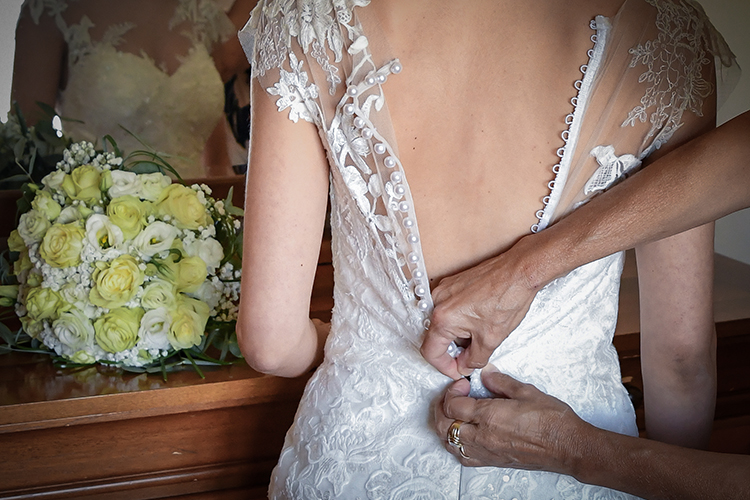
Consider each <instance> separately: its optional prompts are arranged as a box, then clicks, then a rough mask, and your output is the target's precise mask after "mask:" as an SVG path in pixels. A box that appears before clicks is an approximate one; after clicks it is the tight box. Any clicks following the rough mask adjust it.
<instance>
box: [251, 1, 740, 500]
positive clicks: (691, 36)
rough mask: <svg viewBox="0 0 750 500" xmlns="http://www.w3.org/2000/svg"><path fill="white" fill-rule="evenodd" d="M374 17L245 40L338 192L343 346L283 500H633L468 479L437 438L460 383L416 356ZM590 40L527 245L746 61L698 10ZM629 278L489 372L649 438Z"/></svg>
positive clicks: (290, 467) (301, 413)
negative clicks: (643, 429) (314, 145)
mask: <svg viewBox="0 0 750 500" xmlns="http://www.w3.org/2000/svg"><path fill="white" fill-rule="evenodd" d="M368 5H369V0H297V1H289V0H269V1H266V2H261V3H260V4H259V5H258V7H257V8H256V10H255V11H253V15H252V17H251V19H250V21H249V23H248V25H247V26H246V27H245V28H244V29H243V31H242V32H241V33H240V39H241V41H242V42H243V45H244V47H245V49H246V51H247V52H248V55H249V56H250V57H251V58H252V61H253V71H254V78H255V79H256V80H255V82H257V84H259V85H261V86H262V87H263V88H264V89H266V92H267V94H269V96H270V97H271V98H272V99H274V100H275V102H276V104H277V106H278V109H279V111H280V112H283V113H285V114H287V115H288V117H289V119H290V120H292V121H294V122H298V121H300V120H304V121H308V122H311V123H314V124H315V125H316V126H317V128H318V130H319V133H320V137H321V140H322V141H323V144H324V146H325V148H326V150H327V153H328V158H329V165H330V178H331V228H332V251H333V264H334V269H335V276H334V278H335V289H334V301H335V307H334V311H333V318H332V327H331V334H330V336H329V338H328V341H327V344H326V350H325V360H324V362H323V364H322V365H321V367H320V368H319V369H318V370H317V372H316V373H315V375H314V376H313V378H312V379H311V381H310V382H309V384H308V387H307V389H306V391H305V395H304V396H303V399H302V402H301V403H300V408H299V410H298V414H297V417H296V419H295V424H294V426H293V427H292V428H291V429H290V431H289V433H288V435H287V439H286V443H285V446H284V450H283V452H282V455H281V458H280V460H279V465H278V466H277V468H276V470H275V472H274V477H273V479H272V483H271V488H270V494H271V497H272V498H299V499H302V498H342V499H343V498H362V499H364V498H368V499H402V498H404V499H406V498H430V499H439V498H446V499H447V498H493V499H494V498H498V499H499V498H519V499H521V498H555V499H563V498H566V499H567V498H623V499H624V498H631V497H630V496H628V495H625V494H621V493H618V492H613V491H611V490H607V489H605V488H600V487H595V486H590V485H584V484H581V483H578V482H577V481H575V480H574V479H572V478H570V477H566V476H560V475H557V474H550V473H545V472H529V471H520V470H510V469H496V468H480V469H464V468H462V467H461V466H460V464H458V462H457V461H456V460H455V459H454V458H453V457H452V455H450V454H449V453H447V452H446V451H445V450H444V448H443V444H442V443H441V441H440V438H439V437H438V436H435V435H434V432H433V431H432V429H431V428H430V425H429V404H430V402H431V401H433V400H434V399H435V398H436V397H437V396H438V395H439V394H440V393H441V391H442V390H443V389H444V388H445V386H446V385H447V384H448V383H449V382H450V381H449V380H448V379H447V377H445V376H443V375H441V374H440V373H438V372H437V371H436V370H435V369H434V368H432V367H431V366H429V365H428V364H427V363H426V362H425V361H424V359H423V358H422V357H421V355H420V353H419V346H420V344H421V340H422V336H423V333H424V329H425V327H427V326H428V325H429V316H430V312H431V310H432V299H431V295H430V287H429V279H428V276H427V271H426V269H425V266H424V259H423V254H422V248H421V244H420V233H419V228H418V224H417V217H416V214H415V211H414V200H413V199H412V195H411V190H410V188H409V184H408V182H407V179H406V173H405V171H404V168H403V165H402V164H401V159H400V155H399V151H398V148H397V145H396V141H395V136H394V130H393V125H392V123H391V120H390V115H389V111H388V103H387V101H386V98H385V94H384V91H383V89H384V88H386V87H387V86H388V80H389V79H394V78H398V77H399V73H400V72H401V71H402V70H404V71H406V70H407V68H403V67H402V64H401V62H400V61H399V60H398V58H397V54H395V55H390V54H388V55H385V56H384V55H383V54H381V53H377V52H376V50H377V49H376V48H375V47H376V46H377V47H380V46H381V45H382V44H376V43H373V42H375V41H377V40H375V39H373V38H370V37H371V36H372V35H370V33H369V32H368V31H367V28H368V26H367V25H366V23H364V21H362V17H364V16H360V13H362V11H364V10H366V9H367V8H368ZM644 23H646V25H645V26H646V27H645V28H642V27H643V26H644ZM633 25H638V26H640V27H641V28H642V29H640V30H633V29H631V28H632V26H633ZM590 27H591V30H592V31H591V33H592V49H591V50H590V51H589V54H588V63H587V64H585V65H584V66H583V67H582V68H581V70H582V72H583V75H584V76H583V78H582V79H581V80H580V81H578V82H576V83H575V88H576V89H577V96H576V97H574V98H573V100H572V105H573V107H574V110H573V112H572V113H571V114H570V115H568V117H567V118H566V120H565V122H566V124H567V125H568V130H566V131H565V132H563V134H562V137H561V147H560V149H559V150H558V156H559V158H560V162H559V163H558V164H557V165H555V166H554V168H553V172H552V173H551V177H552V179H551V181H550V183H549V188H550V194H549V196H547V197H545V199H544V200H542V201H541V202H540V209H539V211H538V212H537V217H538V219H539V222H538V223H537V224H535V225H534V227H533V228H530V230H531V231H539V230H542V229H544V228H545V227H546V226H548V225H549V224H551V223H554V221H555V220H557V219H558V218H559V217H561V216H562V215H564V214H565V213H567V212H568V211H570V210H573V209H575V207H577V206H578V205H580V204H581V203H584V202H585V201H586V200H587V199H589V198H590V197H591V196H593V195H595V194H596V193H598V192H600V191H602V190H604V189H606V188H607V187H609V186H611V185H612V184H613V183H614V182H616V181H617V180H618V179H621V178H622V177H623V176H624V175H627V174H628V173H629V172H631V171H633V169H636V168H638V167H639V166H640V165H641V164H642V162H643V161H644V160H645V159H646V158H647V156H648V155H649V154H650V153H651V152H653V151H654V150H655V149H657V148H659V147H660V146H661V145H662V144H664V143H666V142H667V141H669V140H670V138H672V137H673V136H674V134H675V131H676V130H679V129H680V128H681V127H683V126H688V125H686V124H688V123H689V121H690V120H691V119H692V118H691V117H694V116H698V115H700V114H701V113H702V100H703V99H706V98H709V97H710V96H712V95H713V94H714V92H715V84H714V82H713V78H712V77H711V76H710V74H711V73H712V70H713V68H712V62H711V59H710V58H709V57H708V55H711V54H713V55H716V56H717V59H716V61H717V62H716V64H717V65H718V66H722V64H724V63H726V64H727V65H730V64H731V63H732V59H731V55H730V54H731V53H729V51H728V49H727V48H726V46H725V45H724V44H723V42H722V41H721V37H720V36H718V34H717V33H715V31H714V30H713V28H712V27H711V25H710V24H709V23H708V21H707V19H706V18H705V15H704V14H703V13H702V11H701V10H700V7H698V6H696V5H693V3H692V2H689V3H688V2H676V1H675V2H672V1H671V0H648V1H644V0H627V1H625V2H624V4H623V6H622V7H621V9H620V11H619V13H618V14H617V16H616V17H614V18H607V17H603V16H597V17H596V18H595V19H594V20H593V21H592V23H591V26H590ZM722 57H724V59H723V60H722ZM655 61H661V62H662V63H661V64H657V63H656V62H655ZM621 269H622V255H620V254H616V255H613V256H610V257H607V258H605V259H602V260H600V261H597V262H593V263H591V264H588V265H585V266H582V267H580V268H579V269H577V270H575V271H573V272H572V273H570V274H569V275H567V276H565V277H563V278H560V279H558V280H555V281H554V282H552V283H550V284H549V285H548V286H546V287H545V288H544V289H543V290H542V291H541V292H540V293H539V294H538V295H537V297H536V298H535V300H534V301H533V303H532V305H531V308H530V310H529V313H528V314H527V316H526V318H525V319H524V321H523V322H522V323H521V325H519V327H518V328H517V329H516V330H515V331H514V332H513V333H512V334H511V335H510V336H509V337H508V339H507V340H506V341H505V342H504V343H503V344H502V345H501V346H500V347H499V348H498V349H497V351H496V352H495V353H494V355H493V357H492V359H491V361H492V362H493V363H495V364H496V365H497V366H498V367H499V368H500V370H502V371H504V372H506V373H509V374H510V375H512V376H514V377H516V378H519V379H520V380H523V381H526V382H530V383H533V384H534V385H536V386H537V387H539V388H540V389H542V390H543V391H545V392H547V393H549V394H552V395H554V396H556V397H558V398H560V399H562V400H563V401H565V402H567V403H568V404H569V405H571V407H572V408H573V409H574V410H575V411H576V413H577V414H579V415H580V416H581V417H582V418H584V419H586V420H587V421H589V422H591V423H593V424H595V425H597V426H599V427H602V428H605V429H610V430H613V431H616V432H621V433H627V434H631V435H636V434H637V429H636V427H635V417H634V412H633V408H632V406H631V404H630V402H629V398H628V396H627V393H626V391H625V389H624V388H623V386H622V384H621V381H620V372H619V365H618V359H617V355H616V352H615V351H614V348H613V347H612V336H613V333H614V328H615V322H616V319H617V298H618V290H619V278H620V273H621ZM478 380H479V377H473V378H472V381H478ZM472 390H473V391H474V394H475V395H481V393H482V391H483V388H482V387H481V386H476V384H475V385H474V386H473V388H472Z"/></svg>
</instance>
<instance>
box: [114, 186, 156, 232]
mask: <svg viewBox="0 0 750 500" xmlns="http://www.w3.org/2000/svg"><path fill="white" fill-rule="evenodd" d="M148 208H149V207H148V206H147V205H146V204H144V203H143V202H142V201H141V200H139V199H138V198H137V197H136V196H133V195H124V196H120V197H118V198H114V199H113V200H112V201H111V202H110V203H109V206H108V207H107V215H108V216H109V220H110V221H112V223H114V224H115V225H117V226H118V227H119V228H120V229H122V235H123V236H124V237H125V239H126V240H131V239H133V238H135V237H136V236H137V235H138V233H140V232H141V230H142V229H143V226H144V225H145V222H146V216H147V214H148Z"/></svg>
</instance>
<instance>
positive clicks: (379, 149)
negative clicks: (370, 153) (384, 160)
mask: <svg viewBox="0 0 750 500" xmlns="http://www.w3.org/2000/svg"><path fill="white" fill-rule="evenodd" d="M374 149H375V152H376V153H377V154H379V155H382V154H383V153H385V144H383V143H382V142H379V143H377V144H375V148H374Z"/></svg>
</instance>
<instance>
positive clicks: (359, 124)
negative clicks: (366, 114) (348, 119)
mask: <svg viewBox="0 0 750 500" xmlns="http://www.w3.org/2000/svg"><path fill="white" fill-rule="evenodd" d="M354 126H355V127H357V128H362V127H364V126H365V121H364V120H363V119H362V118H361V117H359V116H358V117H356V118H355V119H354Z"/></svg>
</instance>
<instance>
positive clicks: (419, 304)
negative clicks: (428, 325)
mask: <svg viewBox="0 0 750 500" xmlns="http://www.w3.org/2000/svg"><path fill="white" fill-rule="evenodd" d="M417 307H419V310H420V311H426V310H428V309H429V308H430V304H429V303H428V302H427V301H426V300H420V301H419V302H417Z"/></svg>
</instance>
